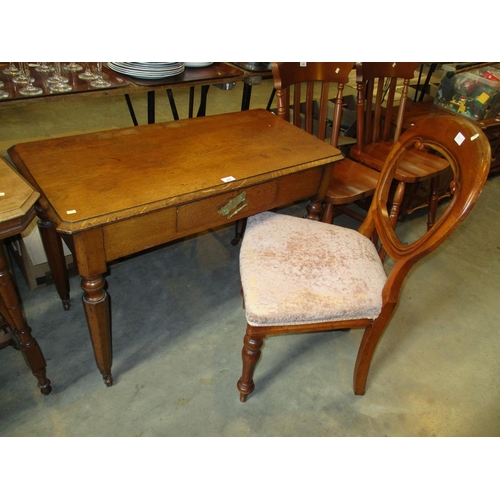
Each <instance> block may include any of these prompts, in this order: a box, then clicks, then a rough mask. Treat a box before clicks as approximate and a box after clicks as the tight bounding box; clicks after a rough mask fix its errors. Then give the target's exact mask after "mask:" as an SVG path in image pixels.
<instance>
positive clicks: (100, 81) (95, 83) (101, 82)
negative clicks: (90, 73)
mask: <svg viewBox="0 0 500 500" xmlns="http://www.w3.org/2000/svg"><path fill="white" fill-rule="evenodd" d="M90 85H91V86H92V87H96V88H100V89H102V88H105V87H111V83H110V82H108V81H106V80H105V79H104V77H103V75H102V62H98V63H97V78H96V79H95V80H92V81H91V82H90Z"/></svg>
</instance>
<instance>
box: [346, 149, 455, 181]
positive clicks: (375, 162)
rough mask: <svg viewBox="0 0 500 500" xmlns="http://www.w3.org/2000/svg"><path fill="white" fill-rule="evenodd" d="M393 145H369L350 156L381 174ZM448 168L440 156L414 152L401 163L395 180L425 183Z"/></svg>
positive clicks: (352, 151) (353, 150)
mask: <svg viewBox="0 0 500 500" xmlns="http://www.w3.org/2000/svg"><path fill="white" fill-rule="evenodd" d="M393 145H394V143H393V142H392V141H385V142H377V143H376V144H367V145H366V146H364V147H363V150H362V151H361V152H360V151H358V150H357V149H356V148H352V150H351V152H350V154H351V156H352V157H353V158H355V159H356V160H357V161H360V162H362V163H363V164H365V165H368V166H370V167H371V168H374V169H375V170H378V171H379V172H380V171H381V170H382V168H383V166H384V162H385V159H386V158H387V157H388V156H389V153H390V151H391V149H392V146H393ZM448 167H449V164H448V162H447V161H446V160H444V159H443V158H440V157H439V156H436V155H433V154H430V153H427V152H425V151H416V150H413V151H411V152H409V153H408V155H406V156H405V158H404V160H403V161H401V162H400V164H399V166H398V169H397V170H396V173H395V175H394V178H395V179H396V180H398V181H403V182H405V183H406V184H413V183H415V182H423V181H426V180H428V179H432V178H433V177H436V175H437V173H438V172H444V171H445V170H446V169H447V168H448Z"/></svg>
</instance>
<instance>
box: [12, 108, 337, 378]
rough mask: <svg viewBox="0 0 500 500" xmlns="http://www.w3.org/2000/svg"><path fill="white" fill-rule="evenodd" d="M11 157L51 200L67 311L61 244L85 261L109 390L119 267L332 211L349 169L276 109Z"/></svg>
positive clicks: (88, 299)
mask: <svg viewBox="0 0 500 500" xmlns="http://www.w3.org/2000/svg"><path fill="white" fill-rule="evenodd" d="M9 154H10V157H11V158H12V159H13V161H14V162H15V164H16V166H17V167H18V169H19V170H20V172H21V173H22V174H23V175H24V176H25V177H26V178H27V179H28V180H29V181H30V182H31V183H32V184H33V185H34V186H36V187H37V189H39V190H40V193H41V197H40V200H39V204H38V209H37V213H38V216H39V217H40V220H41V221H40V228H41V233H42V239H43V242H44V246H45V249H46V252H47V257H48V262H49V265H50V266H51V270H52V274H53V277H54V282H55V284H56V287H57V289H58V292H59V294H60V296H61V298H62V300H63V302H65V303H66V304H67V305H68V304H69V280H68V277H67V270H66V266H65V265H64V264H63V263H64V254H63V250H62V244H61V240H60V237H59V235H62V236H63V238H64V241H65V242H66V243H67V244H68V246H69V248H70V249H71V250H72V252H73V255H74V257H75V262H76V266H77V270H78V273H79V274H80V276H81V277H82V288H83V290H84V296H83V304H84V309H85V312H86V316H87V322H88V326H89V331H90V336H91V340H92V345H93V348H94V355H95V358H96V363H97V366H98V368H99V370H100V372H101V374H102V375H103V377H104V381H105V383H106V385H112V376H111V364H112V363H111V358H112V356H111V329H110V306H109V302H108V296H107V293H106V290H105V279H104V273H105V272H106V271H107V263H108V262H110V261H113V260H115V259H118V258H121V257H125V256H128V255H131V254H133V253H136V252H139V251H142V250H145V249H147V248H151V247H154V246H157V245H160V244H163V243H166V242H168V241H173V240H176V239H179V238H183V237H185V236H188V235H192V234H195V233H198V232H200V231H204V230H206V229H209V228H215V227H219V226H222V225H224V224H228V223H230V222H232V221H235V220H238V219H240V218H245V217H248V216H250V215H253V214H256V213H259V212H263V211H265V210H270V209H273V208H276V207H279V206H283V205H286V204H288V203H291V202H294V201H297V200H303V199H306V198H309V197H314V196H316V198H317V201H318V202H320V201H322V200H323V199H324V196H325V194H326V190H327V188H328V184H329V181H330V178H331V173H332V168H333V165H334V162H336V161H338V160H341V159H342V154H341V153H340V151H339V150H338V149H336V148H334V147H333V146H330V145H329V144H327V143H325V142H323V141H320V140H319V139H317V138H315V137H313V136H312V135H310V134H308V133H306V132H304V131H302V130H300V129H299V128H298V127H295V126H294V125H292V124H290V123H288V122H286V121H285V120H282V119H280V118H278V117H276V116H275V115H273V114H272V113H270V112H268V111H265V110H251V111H239V112H236V113H228V114H222V115H215V116H207V117H201V118H191V119H184V120H179V121H170V122H164V123H157V124H151V125H142V126H138V127H130V128H126V129H119V130H111V131H105V132H98V133H91V134H83V135H76V136H70V137H63V138H58V139H49V140H44V141H36V142H30V143H24V144H19V145H16V146H14V147H12V148H10V149H9ZM117 180H119V182H117Z"/></svg>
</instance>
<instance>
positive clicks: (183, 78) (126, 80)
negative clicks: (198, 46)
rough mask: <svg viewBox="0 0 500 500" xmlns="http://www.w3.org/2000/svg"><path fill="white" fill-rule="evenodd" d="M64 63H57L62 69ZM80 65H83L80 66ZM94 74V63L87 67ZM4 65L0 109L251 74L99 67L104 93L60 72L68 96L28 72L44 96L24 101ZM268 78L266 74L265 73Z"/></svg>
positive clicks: (222, 66)
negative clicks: (156, 73) (145, 74)
mask: <svg viewBox="0 0 500 500" xmlns="http://www.w3.org/2000/svg"><path fill="white" fill-rule="evenodd" d="M65 64H66V63H61V67H63V66H64V65H65ZM81 64H84V63H81ZM89 64H90V65H91V67H93V68H94V70H95V65H96V63H89ZM7 66H8V63H0V81H2V82H3V83H4V87H3V88H2V90H5V91H7V92H9V94H10V97H8V98H6V99H0V107H17V106H24V105H26V104H32V103H36V102H40V100H51V101H52V100H62V99H68V98H72V97H74V96H75V95H78V96H86V97H101V96H108V95H119V94H134V93H140V92H145V91H161V90H166V89H171V88H179V87H192V86H194V85H212V84H217V83H220V84H223V83H233V82H239V81H244V80H245V79H246V78H247V77H248V75H249V74H253V73H252V72H249V71H245V70H244V69H242V68H238V67H236V66H234V65H233V64H230V63H223V62H214V63H213V64H211V65H210V66H206V67H198V68H186V69H185V70H184V72H183V73H181V74H179V75H175V76H171V77H168V78H161V79H151V80H146V79H140V78H134V77H131V76H128V75H122V74H121V73H117V72H115V71H113V70H111V69H109V68H108V67H107V66H106V63H104V64H103V73H104V77H105V79H106V80H108V81H109V82H110V83H111V84H112V85H111V87H108V88H104V89H95V88H94V87H92V86H91V85H90V83H89V82H87V81H85V80H81V79H80V78H79V77H78V74H77V73H72V72H70V71H67V70H64V69H62V70H61V71H62V73H63V75H64V76H66V77H68V78H69V79H70V82H69V83H70V84H71V85H72V86H73V87H74V88H73V91H71V92H60V93H54V92H51V91H50V89H49V85H48V83H47V78H48V77H47V76H46V75H45V76H44V75H43V74H41V73H39V72H37V70H36V69H35V68H31V76H32V77H33V78H35V82H34V83H33V85H35V86H37V87H41V88H43V89H44V93H43V94H40V95H38V96H32V97H26V96H23V95H21V94H20V93H19V89H20V86H18V85H16V84H14V83H13V82H12V78H11V77H10V76H8V75H5V74H3V72H2V71H3V70H4V69H5V68H6V67H7ZM268 73H269V74H270V72H268Z"/></svg>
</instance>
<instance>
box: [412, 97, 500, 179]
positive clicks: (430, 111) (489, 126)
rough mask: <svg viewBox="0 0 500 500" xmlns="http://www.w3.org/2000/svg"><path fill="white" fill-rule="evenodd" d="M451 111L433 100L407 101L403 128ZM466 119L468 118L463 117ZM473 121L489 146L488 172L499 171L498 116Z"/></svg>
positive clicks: (499, 138)
mask: <svg viewBox="0 0 500 500" xmlns="http://www.w3.org/2000/svg"><path fill="white" fill-rule="evenodd" d="M450 113H452V112H451V111H447V110H445V109H443V108H441V107H439V106H436V105H435V104H434V103H433V101H424V102H417V103H414V102H408V103H407V105H406V111H405V121H404V123H403V128H404V129H405V130H406V129H408V128H409V127H412V126H413V125H415V124H416V123H418V122H419V121H422V120H425V119H426V118H429V117H430V116H434V115H442V114H444V115H446V114H450ZM464 118H465V119H466V120H469V118H467V117H464ZM474 123H475V124H476V125H477V126H478V127H479V128H480V129H481V130H482V131H483V132H484V134H485V135H486V137H487V139H488V141H489V142H490V146H491V166H490V173H494V172H499V171H500V116H497V117H493V118H486V119H484V120H478V121H474Z"/></svg>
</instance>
